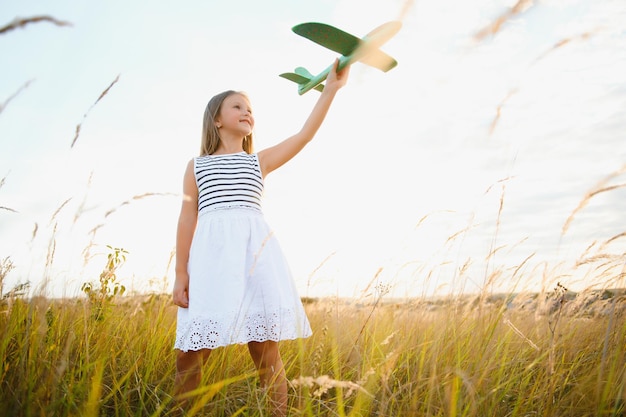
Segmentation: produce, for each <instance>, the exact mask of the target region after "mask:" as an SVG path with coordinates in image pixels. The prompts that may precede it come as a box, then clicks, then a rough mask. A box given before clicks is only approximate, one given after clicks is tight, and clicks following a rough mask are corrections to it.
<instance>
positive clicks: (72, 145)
mask: <svg viewBox="0 0 626 417" xmlns="http://www.w3.org/2000/svg"><path fill="white" fill-rule="evenodd" d="M119 79H120V76H119V74H118V75H117V77H115V79H114V80H113V81H112V82H111V84H109V86H108V87H107V88H105V89H104V91H102V93H100V96H99V97H98V99H97V100H96V101H95V102H94V103H93V104H92V105H91V107H89V109H88V110H87V111H86V112H85V114H84V115H83V119H82V121H81V122H80V123H79V124H77V125H76V133H75V134H74V139H73V140H72V144H71V145H70V148H73V147H74V145H75V144H76V141H77V140H78V136H79V135H80V129H81V127H82V125H83V122H84V121H85V119H86V118H87V116H88V115H89V113H90V112H91V109H93V108H94V107H95V106H96V104H98V103H99V102H100V100H102V98H103V97H104V96H106V95H107V94H108V93H109V91H110V90H111V88H112V87H113V86H114V85H115V84H116V83H117V82H118V81H119Z"/></svg>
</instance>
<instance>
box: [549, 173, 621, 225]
mask: <svg viewBox="0 0 626 417" xmlns="http://www.w3.org/2000/svg"><path fill="white" fill-rule="evenodd" d="M624 172H626V165H624V166H622V167H621V168H620V169H619V170H617V171H615V172H613V173H611V174H609V175H607V176H606V178H604V179H603V180H601V181H600V182H599V183H598V185H596V186H595V187H594V188H593V189H592V190H591V191H589V192H588V193H587V194H586V195H585V197H584V198H583V199H582V200H581V201H580V203H578V207H576V208H575V209H574V211H572V213H571V214H570V215H569V217H568V218H567V219H566V220H565V223H564V224H563V228H562V229H561V235H564V234H565V233H567V231H568V229H569V227H570V225H571V223H572V221H573V220H574V217H575V216H576V214H578V212H579V211H581V210H582V209H584V208H585V207H586V206H587V204H588V203H589V201H590V200H591V199H592V198H593V197H595V196H596V195H598V194H602V193H605V192H607V191H613V190H616V189H619V188H623V187H626V184H617V185H609V186H607V185H606V184H607V183H608V182H609V181H611V180H612V179H614V178H616V177H617V176H619V175H621V174H623V173H624Z"/></svg>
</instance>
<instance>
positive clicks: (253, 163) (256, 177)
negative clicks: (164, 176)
mask: <svg viewBox="0 0 626 417" xmlns="http://www.w3.org/2000/svg"><path fill="white" fill-rule="evenodd" d="M194 171H195V174H196V184H197V185H198V213H202V212H203V211H210V210H218V209H224V208H251V209H254V210H257V211H261V195H262V194H263V176H262V175H261V168H260V166H259V159H258V157H257V155H256V154H248V153H246V152H240V153H236V154H228V155H204V156H199V157H196V158H195V159H194Z"/></svg>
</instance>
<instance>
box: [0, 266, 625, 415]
mask: <svg viewBox="0 0 626 417" xmlns="http://www.w3.org/2000/svg"><path fill="white" fill-rule="evenodd" d="M10 266H11V265H10V261H7V260H5V262H4V263H3V268H2V273H3V274H6V273H7V272H8V271H9V270H10ZM104 272H106V268H105V271H104ZM104 272H103V273H104ZM101 278H102V276H101ZM102 282H103V281H101V285H103V286H102V287H99V288H91V296H90V297H80V298H74V299H48V298H45V297H31V298H26V297H23V296H20V295H19V293H18V292H13V293H7V294H5V295H4V297H3V299H2V304H1V305H0V329H1V331H2V338H1V340H0V366H1V368H0V369H1V370H0V386H1V388H2V389H1V393H0V410H2V415H7V416H78V415H80V416H174V415H179V414H178V411H177V408H176V402H175V399H174V398H173V396H172V391H173V382H174V351H173V349H172V345H173V341H174V336H175V320H176V308H175V306H174V305H173V304H172V303H171V300H170V296H169V295H164V294H152V295H143V296H120V295H119V294H116V295H113V291H111V290H112V286H111V285H110V283H106V282H105V281H104V283H103V284H102ZM98 290H102V291H100V292H99V293H98ZM94 291H95V292H94ZM99 295H101V296H99ZM304 301H305V307H306V310H307V313H308V315H309V318H310V320H311V325H312V327H313V329H314V334H313V336H312V337H310V338H308V339H305V340H297V341H287V342H282V349H281V350H282V354H283V359H284V361H285V366H286V372H287V377H288V379H289V381H290V383H289V415H291V416H622V415H625V414H626V406H625V404H624V396H625V394H626V368H625V367H624V364H625V354H626V349H625V348H624V347H625V346H626V320H625V315H624V311H625V309H624V308H625V306H626V296H625V294H624V292H623V291H617V290H614V291H611V290H603V291H587V292H584V293H579V294H574V293H572V292H569V291H567V289H566V288H565V287H563V286H562V285H560V284H559V285H557V287H556V288H554V290H551V291H547V292H545V293H541V294H536V293H535V294H502V295H491V296H488V295H477V296H462V297H452V296H451V297H445V298H440V299H426V298H422V299H413V300H404V301H396V300H387V299H385V297H384V292H379V295H378V296H377V297H374V298H368V299H363V300H341V299H305V300H304ZM205 371H206V372H205V373H204V381H203V384H202V385H201V388H199V389H198V390H197V391H196V392H195V395H194V396H193V398H192V401H191V408H190V409H189V411H188V413H187V414H186V415H189V416H193V415H197V416H236V415H242V416H264V415H268V414H267V413H266V407H265V406H264V404H265V401H266V397H265V395H264V392H263V391H262V390H261V389H260V387H259V383H258V377H257V375H256V372H255V370H254V366H253V364H252V361H251V360H250V358H249V354H248V352H247V349H246V348H245V346H231V347H227V348H220V349H217V350H215V351H214V352H213V354H212V356H211V357H210V359H209V361H208V362H207V364H206V366H205Z"/></svg>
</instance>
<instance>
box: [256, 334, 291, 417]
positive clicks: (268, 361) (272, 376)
mask: <svg viewBox="0 0 626 417" xmlns="http://www.w3.org/2000/svg"><path fill="white" fill-rule="evenodd" d="M248 350H249V351H250V356H252V360H253V361H254V365H255V366H256V369H257V370H258V371H259V377H260V378H261V386H262V387H263V388H266V389H268V390H269V394H270V399H271V403H272V404H271V407H272V416H273V417H283V416H286V415H287V378H286V377H285V368H284V366H283V361H282V359H281V357H280V352H279V350H278V342H272V341H271V340H270V341H266V342H249V343H248Z"/></svg>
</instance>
